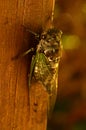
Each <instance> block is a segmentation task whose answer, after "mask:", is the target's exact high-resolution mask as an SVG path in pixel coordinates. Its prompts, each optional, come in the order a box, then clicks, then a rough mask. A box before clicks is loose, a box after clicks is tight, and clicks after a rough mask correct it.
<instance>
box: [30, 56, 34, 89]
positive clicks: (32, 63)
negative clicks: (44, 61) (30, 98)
mask: <svg viewBox="0 0 86 130" xmlns="http://www.w3.org/2000/svg"><path fill="white" fill-rule="evenodd" d="M35 63H36V58H35V56H33V57H32V61H31V65H30V74H29V87H30V84H31V79H32V75H33V71H34V67H35Z"/></svg>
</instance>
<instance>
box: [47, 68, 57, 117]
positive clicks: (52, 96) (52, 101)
mask: <svg viewBox="0 0 86 130" xmlns="http://www.w3.org/2000/svg"><path fill="white" fill-rule="evenodd" d="M50 87H51V93H50V94H49V102H48V118H49V119H50V118H51V116H52V112H53V110H54V107H55V103H56V98H57V89H58V68H57V70H56V73H55V75H54V78H53V79H52V82H51V86H50Z"/></svg>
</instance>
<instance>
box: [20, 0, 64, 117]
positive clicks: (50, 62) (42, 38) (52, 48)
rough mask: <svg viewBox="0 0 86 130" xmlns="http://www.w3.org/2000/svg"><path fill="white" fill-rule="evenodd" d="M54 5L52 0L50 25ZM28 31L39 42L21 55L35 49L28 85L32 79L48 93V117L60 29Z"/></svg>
mask: <svg viewBox="0 0 86 130" xmlns="http://www.w3.org/2000/svg"><path fill="white" fill-rule="evenodd" d="M54 5H55V0H53V3H52V14H51V25H52V23H53V15H54ZM28 31H29V32H31V33H32V34H33V35H34V36H35V38H37V39H38V40H39V42H38V45H37V46H36V49H34V48H31V49H29V50H28V51H26V52H25V53H23V54H22V55H21V56H24V55H26V54H28V53H29V52H31V51H35V55H33V56H32V61H31V66H30V74H29V87H30V86H31V81H32V80H34V81H36V82H40V83H42V85H43V86H44V88H45V90H46V91H47V93H48V95H49V101H48V117H50V115H51V113H52V111H53V108H54V105H55V101H56V97H57V87H58V67H59V61H60V57H61V52H62V44H61V36H62V31H60V30H57V29H55V28H54V27H53V26H51V27H50V28H49V29H47V30H45V31H43V33H42V34H41V35H38V34H36V33H34V32H32V31H30V30H28Z"/></svg>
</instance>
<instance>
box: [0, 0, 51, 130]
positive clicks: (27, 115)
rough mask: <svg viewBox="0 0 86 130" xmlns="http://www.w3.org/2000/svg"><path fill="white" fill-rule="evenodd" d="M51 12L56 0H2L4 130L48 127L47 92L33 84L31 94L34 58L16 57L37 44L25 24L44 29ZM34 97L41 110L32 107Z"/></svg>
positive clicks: (0, 112)
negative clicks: (32, 59)
mask: <svg viewBox="0 0 86 130" xmlns="http://www.w3.org/2000/svg"><path fill="white" fill-rule="evenodd" d="M51 11H52V0H48V1H47V0H37V1H36V0H12V1H10V0H0V130H46V124H47V115H46V113H47V111H46V107H47V106H46V103H47V93H46V92H45V90H43V86H42V85H37V84H36V85H34V84H33V85H32V90H31V93H30V94H31V95H29V88H28V71H29V64H30V59H29V57H28V56H25V57H22V58H21V59H17V60H12V57H14V56H16V55H17V54H18V53H21V52H23V51H25V50H27V49H28V48H29V47H30V46H32V45H33V44H32V42H31V39H30V35H29V34H28V32H27V31H25V29H24V28H23V27H22V25H25V26H26V27H28V28H29V29H30V30H33V31H37V30H39V28H44V26H45V24H46V21H47V19H48V18H49V17H50V15H51ZM24 39H25V40H24ZM36 86H37V88H35V89H36V90H35V91H37V92H36V94H37V93H38V94H39V95H37V96H36V94H35V91H34V87H36ZM38 86H40V87H38ZM38 88H40V90H39V89H38ZM42 90H43V91H42ZM34 96H35V98H36V97H37V100H38V98H39V101H37V102H38V106H37V110H32V109H33V103H34ZM43 97H44V98H43ZM29 98H30V100H29ZM29 101H30V102H29ZM42 108H43V109H42ZM35 111H37V112H35ZM42 112H43V113H42Z"/></svg>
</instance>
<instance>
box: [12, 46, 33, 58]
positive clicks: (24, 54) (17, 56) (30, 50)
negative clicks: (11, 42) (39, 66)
mask: <svg viewBox="0 0 86 130" xmlns="http://www.w3.org/2000/svg"><path fill="white" fill-rule="evenodd" d="M32 51H34V48H31V49H29V50H27V51H25V52H24V53H22V54H18V55H16V56H14V57H12V60H15V59H18V58H21V57H23V56H26V55H27V54H28V53H30V52H32Z"/></svg>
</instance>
